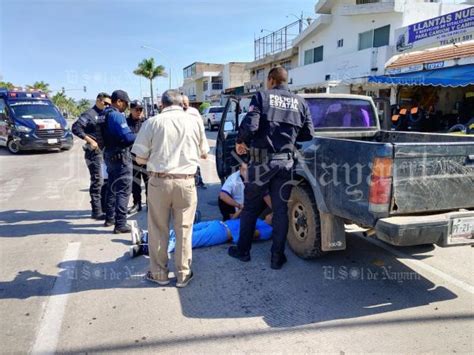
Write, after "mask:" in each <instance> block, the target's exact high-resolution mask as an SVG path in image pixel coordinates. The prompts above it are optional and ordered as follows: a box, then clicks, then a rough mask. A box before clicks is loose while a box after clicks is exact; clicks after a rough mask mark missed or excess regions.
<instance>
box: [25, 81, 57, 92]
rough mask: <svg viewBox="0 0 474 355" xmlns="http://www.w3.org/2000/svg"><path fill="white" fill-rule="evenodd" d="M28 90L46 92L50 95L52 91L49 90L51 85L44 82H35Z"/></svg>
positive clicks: (28, 86)
mask: <svg viewBox="0 0 474 355" xmlns="http://www.w3.org/2000/svg"><path fill="white" fill-rule="evenodd" d="M26 87H27V88H28V89H32V90H39V91H42V92H44V93H45V94H49V93H50V92H51V90H50V89H49V84H48V83H45V82H44V81H42V80H41V81H35V83H34V84H33V85H26Z"/></svg>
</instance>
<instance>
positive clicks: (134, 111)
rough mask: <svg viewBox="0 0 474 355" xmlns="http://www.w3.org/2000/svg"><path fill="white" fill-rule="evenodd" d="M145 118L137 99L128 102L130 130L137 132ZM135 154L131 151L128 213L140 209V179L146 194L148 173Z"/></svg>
mask: <svg viewBox="0 0 474 355" xmlns="http://www.w3.org/2000/svg"><path fill="white" fill-rule="evenodd" d="M144 121H145V118H144V117H143V106H142V103H141V102H140V101H139V100H133V101H132V102H131V103H130V115H129V116H128V117H127V124H128V127H130V130H131V131H132V132H133V133H135V134H138V131H139V130H140V128H141V127H142V124H143V122H144ZM134 155H135V154H133V153H132V162H133V182H132V196H133V206H132V207H131V208H130V209H129V210H128V213H136V212H139V211H141V210H142V179H143V182H144V183H145V193H146V196H148V174H147V171H146V165H140V164H138V163H137V162H136V161H135V157H134Z"/></svg>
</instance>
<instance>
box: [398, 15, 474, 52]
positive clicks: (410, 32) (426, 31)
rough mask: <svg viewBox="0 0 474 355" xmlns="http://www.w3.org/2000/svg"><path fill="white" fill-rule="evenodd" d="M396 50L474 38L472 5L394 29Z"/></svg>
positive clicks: (442, 44) (439, 44) (401, 50)
mask: <svg viewBox="0 0 474 355" xmlns="http://www.w3.org/2000/svg"><path fill="white" fill-rule="evenodd" d="M395 39H396V43H397V45H396V47H397V51H398V52H403V51H406V50H408V49H412V48H417V47H422V46H427V45H433V44H434V45H438V46H444V45H447V44H450V43H459V42H465V41H469V40H472V39H474V6H473V7H469V8H466V9H463V10H459V11H456V12H452V13H450V14H446V15H443V16H438V17H435V18H432V19H429V20H426V21H421V22H417V23H415V24H413V25H410V26H407V27H402V28H400V29H398V30H397V31H395Z"/></svg>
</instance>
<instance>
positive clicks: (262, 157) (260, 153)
mask: <svg viewBox="0 0 474 355" xmlns="http://www.w3.org/2000/svg"><path fill="white" fill-rule="evenodd" d="M249 156H250V161H251V162H253V163H257V164H262V163H267V162H269V161H271V160H291V159H293V153H290V152H285V153H269V152H268V150H267V149H260V148H250V150H249Z"/></svg>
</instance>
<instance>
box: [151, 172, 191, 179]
mask: <svg viewBox="0 0 474 355" xmlns="http://www.w3.org/2000/svg"><path fill="white" fill-rule="evenodd" d="M150 175H151V176H154V177H157V178H160V179H191V178H194V174H168V173H155V172H154V171H151V172H150Z"/></svg>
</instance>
